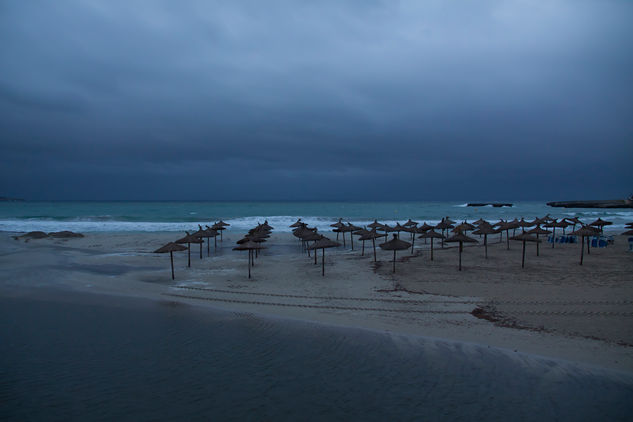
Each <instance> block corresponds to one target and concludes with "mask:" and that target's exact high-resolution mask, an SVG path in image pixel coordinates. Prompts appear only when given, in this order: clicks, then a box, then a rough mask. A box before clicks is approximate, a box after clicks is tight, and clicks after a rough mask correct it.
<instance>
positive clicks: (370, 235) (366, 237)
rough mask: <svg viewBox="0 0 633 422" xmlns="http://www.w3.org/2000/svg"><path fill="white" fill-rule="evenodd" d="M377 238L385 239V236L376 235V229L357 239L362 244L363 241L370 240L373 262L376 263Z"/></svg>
mask: <svg viewBox="0 0 633 422" xmlns="http://www.w3.org/2000/svg"><path fill="white" fill-rule="evenodd" d="M379 237H385V235H384V234H378V232H377V231H376V229H373V230H372V231H369V232H367V233H366V234H364V235H362V236H361V237H360V238H359V239H360V240H362V241H363V242H364V241H365V240H371V243H372V245H373V247H374V262H376V239H378V238H379Z"/></svg>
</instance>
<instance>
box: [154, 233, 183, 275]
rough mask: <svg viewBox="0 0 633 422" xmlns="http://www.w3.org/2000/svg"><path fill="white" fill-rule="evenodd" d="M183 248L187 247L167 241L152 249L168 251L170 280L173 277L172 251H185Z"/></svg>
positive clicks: (156, 251) (162, 251)
mask: <svg viewBox="0 0 633 422" xmlns="http://www.w3.org/2000/svg"><path fill="white" fill-rule="evenodd" d="M185 250H187V248H185V247H184V246H182V245H179V244H178V243H174V242H169V243H168V244H166V245H165V246H163V247H160V248H158V249H156V250H155V251H154V253H167V252H169V259H170V261H171V279H172V280H173V279H174V252H180V251H185Z"/></svg>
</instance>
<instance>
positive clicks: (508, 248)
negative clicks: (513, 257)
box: [506, 229, 510, 251]
mask: <svg viewBox="0 0 633 422" xmlns="http://www.w3.org/2000/svg"><path fill="white" fill-rule="evenodd" d="M506 243H507V244H508V246H507V247H506V250H508V251H509V250H510V229H508V230H506Z"/></svg>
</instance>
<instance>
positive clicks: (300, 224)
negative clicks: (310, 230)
mask: <svg viewBox="0 0 633 422" xmlns="http://www.w3.org/2000/svg"><path fill="white" fill-rule="evenodd" d="M304 224H305V223H303V222H302V221H301V219H300V218H299V219H297V221H295V222H294V223H292V224H291V225H290V226H288V227H301V226H302V225H304Z"/></svg>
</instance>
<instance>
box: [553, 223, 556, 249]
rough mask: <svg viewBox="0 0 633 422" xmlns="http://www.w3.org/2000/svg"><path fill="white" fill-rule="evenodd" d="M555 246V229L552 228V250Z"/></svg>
mask: <svg viewBox="0 0 633 422" xmlns="http://www.w3.org/2000/svg"><path fill="white" fill-rule="evenodd" d="M555 244H556V227H552V248H554V245H555Z"/></svg>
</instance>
